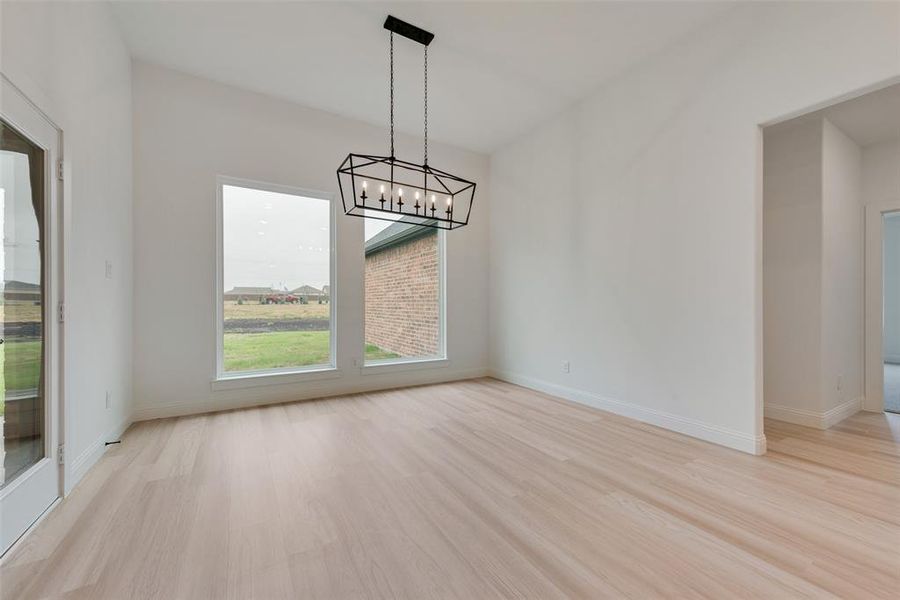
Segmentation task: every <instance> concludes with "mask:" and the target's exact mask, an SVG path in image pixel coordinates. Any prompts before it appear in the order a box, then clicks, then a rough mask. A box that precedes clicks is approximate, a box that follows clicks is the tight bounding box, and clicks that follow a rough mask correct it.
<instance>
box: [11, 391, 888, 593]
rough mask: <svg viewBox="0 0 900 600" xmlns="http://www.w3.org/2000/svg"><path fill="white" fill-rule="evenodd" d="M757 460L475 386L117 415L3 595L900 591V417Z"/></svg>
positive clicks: (855, 424)
mask: <svg viewBox="0 0 900 600" xmlns="http://www.w3.org/2000/svg"><path fill="white" fill-rule="evenodd" d="M767 436H768V443H769V450H770V451H769V454H768V455H766V456H765V457H753V456H749V455H746V454H742V453H739V452H736V451H732V450H728V449H725V448H721V447H718V446H714V445H711V444H707V443H704V442H700V441H697V440H694V439H691V438H688V437H684V436H681V435H678V434H675V433H671V432H668V431H664V430H661V429H657V428H654V427H651V426H648V425H643V424H640V423H637V422H634V421H630V420H628V419H625V418H621V417H618V416H615V415H611V414H608V413H604V412H601V411H597V410H594V409H591V408H587V407H583V406H579V405H577V404H571V403H568V402H565V401H562V400H558V399H555V398H553V397H550V396H546V395H544V394H540V393H537V392H533V391H530V390H526V389H523V388H520V387H516V386H512V385H508V384H505V383H501V382H498V381H495V380H491V379H482V380H474V381H466V382H458V383H451V384H442V385H435V386H427V387H418V388H409V389H401V390H393V391H387V392H379V393H371V394H358V395H352V396H346V397H340V398H332V399H327V400H319V401H314V402H301V403H293V404H284V405H277V406H269V407H263V408H255V409H248V410H240V411H231V412H224V413H216V414H209V415H200V416H192V417H182V418H178V419H167V420H158V421H149V422H143V423H138V424H136V425H134V426H133V427H132V428H131V429H129V431H128V432H127V434H126V435H125V437H124V441H123V443H122V445H121V446H117V447H115V448H114V449H112V450H110V451H109V452H108V453H107V454H106V455H105V456H104V457H103V458H102V459H101V461H100V462H99V463H98V464H97V465H96V467H95V468H94V469H92V470H91V472H90V473H89V474H88V475H87V476H86V477H85V479H84V480H83V481H82V483H81V484H80V485H79V486H78V488H77V489H76V490H75V492H74V493H73V494H71V495H70V496H69V497H68V498H67V499H66V500H65V501H64V502H63V503H62V504H61V505H60V506H59V507H58V508H57V509H56V510H55V511H53V512H52V513H51V514H50V515H49V516H48V517H47V519H46V520H45V521H44V522H43V523H41V524H40V525H39V526H38V528H37V529H36V530H35V531H34V532H33V533H32V534H31V535H30V536H29V537H28V538H27V539H26V540H25V542H24V543H23V544H22V545H21V546H20V547H18V548H17V549H16V550H15V551H14V552H13V553H12V554H11V555H10V556H8V557H7V558H6V559H5V560H4V563H3V564H2V567H0V595H2V597H3V598H92V599H103V598H111V599H125V598H166V599H171V598H191V599H195V598H217V599H218V598H327V599H334V598H414V599H427V598H460V599H465V600H469V599H475V598H539V599H542V600H543V599H552V598H604V597H609V598H623V597H628V598H657V597H668V598H717V599H723V598H805V597H815V598H829V597H836V596H837V597H844V598H890V597H893V598H897V597H898V591H900V444H898V440H900V416H898V415H884V414H872V413H860V414H858V415H856V416H854V417H852V418H850V419H849V420H847V421H845V422H843V423H841V424H840V425H838V426H837V427H835V428H833V429H832V430H829V431H815V430H810V429H805V428H802V427H797V426H793V425H788V424H784V423H778V422H775V421H773V422H770V423H768V424H767Z"/></svg>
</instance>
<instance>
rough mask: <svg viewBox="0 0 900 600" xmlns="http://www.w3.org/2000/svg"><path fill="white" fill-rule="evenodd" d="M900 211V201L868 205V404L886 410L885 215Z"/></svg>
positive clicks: (868, 406)
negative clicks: (884, 336)
mask: <svg viewBox="0 0 900 600" xmlns="http://www.w3.org/2000/svg"><path fill="white" fill-rule="evenodd" d="M895 211H900V198H897V199H895V200H890V201H887V202H881V203H878V204H869V205H867V206H866V232H865V245H866V249H865V254H866V259H865V260H866V262H865V404H864V406H863V409H864V410H869V411H874V412H882V411H883V410H884V362H885V358H884V356H883V354H884V340H883V335H884V273H883V269H884V266H883V260H884V257H883V254H884V231H883V230H884V215H885V213H889V212H895Z"/></svg>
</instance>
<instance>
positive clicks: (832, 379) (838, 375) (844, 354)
mask: <svg viewBox="0 0 900 600" xmlns="http://www.w3.org/2000/svg"><path fill="white" fill-rule="evenodd" d="M822 128H823V131H822V242H823V243H822V401H823V405H822V409H823V410H824V411H825V413H826V414H828V411H831V410H833V409H837V408H838V407H843V406H848V405H849V406H850V407H859V406H860V401H861V399H862V397H863V363H864V356H863V352H864V349H863V320H864V315H863V294H864V288H863V272H864V265H863V227H864V226H863V209H862V173H861V170H862V152H861V151H860V148H859V146H857V145H856V143H855V142H854V141H853V140H851V139H850V138H849V137H847V135H846V134H845V133H844V132H842V131H841V130H840V129H838V128H837V127H835V126H834V125H833V124H832V123H831V122H830V121H828V120H824V121H823V122H822ZM849 412H855V411H854V410H853V408H848V409H847V410H845V411H843V412H842V414H846V413H849Z"/></svg>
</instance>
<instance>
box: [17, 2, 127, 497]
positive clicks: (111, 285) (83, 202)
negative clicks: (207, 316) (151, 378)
mask: <svg viewBox="0 0 900 600" xmlns="http://www.w3.org/2000/svg"><path fill="white" fill-rule="evenodd" d="M0 10H2V19H0V21H2V30H0V38H2V47H0V70H2V71H3V73H4V74H5V75H6V76H7V77H9V79H10V80H11V81H12V82H13V83H14V84H15V85H16V86H18V87H19V88H20V89H21V90H22V91H24V93H25V94H26V95H27V96H28V97H29V98H31V100H32V101H34V102H35V103H36V104H37V105H38V106H39V107H40V108H41V109H42V110H43V111H44V112H46V113H47V114H48V115H49V116H50V117H51V118H52V119H53V120H54V121H55V122H56V124H57V125H58V126H60V127H61V129H62V130H63V134H64V144H63V153H64V156H65V160H66V162H67V165H68V166H67V170H68V177H67V181H66V186H67V187H66V189H65V202H66V210H67V219H68V223H67V226H68V240H67V245H68V246H67V249H68V263H67V264H66V269H67V273H66V284H67V289H66V292H65V293H66V308H67V310H66V313H67V320H66V325H65V336H66V342H65V343H66V347H65V360H66V365H65V368H66V378H67V382H66V388H65V397H66V432H65V434H66V440H65V443H66V455H67V464H66V471H67V477H66V487H67V488H69V489H71V487H72V485H74V483H75V482H76V481H77V480H78V479H79V478H80V477H81V475H83V474H84V472H85V471H86V470H87V468H89V467H90V466H91V465H92V464H93V463H94V461H96V459H97V458H99V456H100V454H101V453H102V451H103V448H104V446H103V442H105V441H107V440H108V439H110V438H115V437H117V436H118V435H119V434H120V433H121V431H122V429H124V427H125V426H127V424H128V422H129V418H130V412H131V403H132V382H131V371H132V369H131V357H132V251H131V242H132V202H131V200H132V187H131V183H132V178H131V147H132V141H131V83H130V73H131V62H130V58H129V54H128V51H127V49H126V48H125V46H124V44H123V42H122V40H121V39H120V37H119V34H118V30H117V28H116V25H115V23H114V22H113V20H112V18H111V16H110V14H109V12H108V7H107V6H105V5H101V4H94V3H49V2H32V3H19V2H3V3H2V8H0ZM106 260H110V261H111V262H112V266H113V278H112V279H106V277H105V261H106ZM107 390H109V392H110V394H111V407H110V408H109V409H106V407H105V401H106V391H107Z"/></svg>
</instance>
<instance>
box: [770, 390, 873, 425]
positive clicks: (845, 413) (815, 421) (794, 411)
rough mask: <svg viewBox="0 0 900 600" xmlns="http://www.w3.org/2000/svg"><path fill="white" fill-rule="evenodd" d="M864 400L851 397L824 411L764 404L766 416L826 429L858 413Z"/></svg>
mask: <svg viewBox="0 0 900 600" xmlns="http://www.w3.org/2000/svg"><path fill="white" fill-rule="evenodd" d="M864 402H865V400H864V398H862V396H860V397H859V398H851V399H850V400H847V401H846V402H843V403H841V404H839V405H838V406H835V407H834V408H831V409H829V410H826V411H815V410H807V409H803V408H794V407H791V406H784V405H781V404H766V418H767V419H775V420H776V421H784V422H786V423H793V424H794V425H802V426H804V427H813V428H815V429H828V428H829V427H832V426H834V425H837V424H838V423H840V422H841V421H843V420H844V419H846V418H847V417H851V416H853V415H855V414H856V413H858V412H859V411H860V410H862V407H863V404H864Z"/></svg>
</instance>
